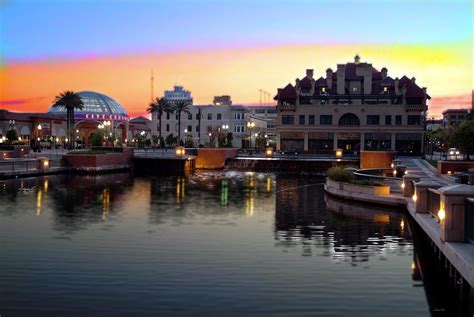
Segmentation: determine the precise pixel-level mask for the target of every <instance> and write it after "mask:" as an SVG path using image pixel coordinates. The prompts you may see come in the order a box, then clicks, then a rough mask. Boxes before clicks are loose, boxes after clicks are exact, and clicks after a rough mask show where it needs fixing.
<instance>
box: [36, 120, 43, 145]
mask: <svg viewBox="0 0 474 317" xmlns="http://www.w3.org/2000/svg"><path fill="white" fill-rule="evenodd" d="M42 129H43V127H42V126H41V123H40V124H38V126H37V127H36V131H38V146H37V150H38V152H41V130H42Z"/></svg>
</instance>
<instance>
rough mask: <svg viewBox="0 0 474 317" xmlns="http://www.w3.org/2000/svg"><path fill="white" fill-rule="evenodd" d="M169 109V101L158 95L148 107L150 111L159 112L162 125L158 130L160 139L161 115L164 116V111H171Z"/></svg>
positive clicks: (159, 120) (158, 115)
mask: <svg viewBox="0 0 474 317" xmlns="http://www.w3.org/2000/svg"><path fill="white" fill-rule="evenodd" d="M169 110H170V104H169V102H168V101H167V100H166V99H165V98H159V97H156V99H155V100H153V101H152V102H151V103H150V105H149V106H148V109H146V111H147V112H148V113H151V114H153V113H156V114H157V117H158V122H159V126H160V129H159V131H158V133H159V138H160V140H161V117H162V116H163V113H164V112H169Z"/></svg>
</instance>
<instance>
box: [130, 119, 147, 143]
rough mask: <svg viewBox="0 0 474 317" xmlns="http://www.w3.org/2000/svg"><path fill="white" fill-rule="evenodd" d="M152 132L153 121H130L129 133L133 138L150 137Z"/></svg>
mask: <svg viewBox="0 0 474 317" xmlns="http://www.w3.org/2000/svg"><path fill="white" fill-rule="evenodd" d="M151 130H152V121H151V120H150V119H147V118H144V117H137V118H133V119H131V120H130V121H129V131H130V134H131V136H132V138H135V136H136V135H137V134H140V135H143V136H144V137H149V136H150V135H151Z"/></svg>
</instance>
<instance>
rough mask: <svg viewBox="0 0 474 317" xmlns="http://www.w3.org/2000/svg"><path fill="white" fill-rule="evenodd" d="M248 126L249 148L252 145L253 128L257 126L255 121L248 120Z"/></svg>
mask: <svg viewBox="0 0 474 317" xmlns="http://www.w3.org/2000/svg"><path fill="white" fill-rule="evenodd" d="M247 128H248V129H249V131H250V133H249V148H251V147H252V129H253V128H255V122H253V121H248V122H247Z"/></svg>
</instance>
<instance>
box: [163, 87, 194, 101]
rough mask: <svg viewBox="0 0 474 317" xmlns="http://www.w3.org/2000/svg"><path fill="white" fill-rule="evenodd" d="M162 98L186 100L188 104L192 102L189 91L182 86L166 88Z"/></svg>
mask: <svg viewBox="0 0 474 317" xmlns="http://www.w3.org/2000/svg"><path fill="white" fill-rule="evenodd" d="M164 98H165V99H166V100H168V101H169V102H175V101H180V100H181V101H187V102H189V103H190V104H192V103H193V98H192V97H191V92H190V91H188V90H184V88H183V86H174V87H173V90H166V91H165V95H164Z"/></svg>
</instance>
